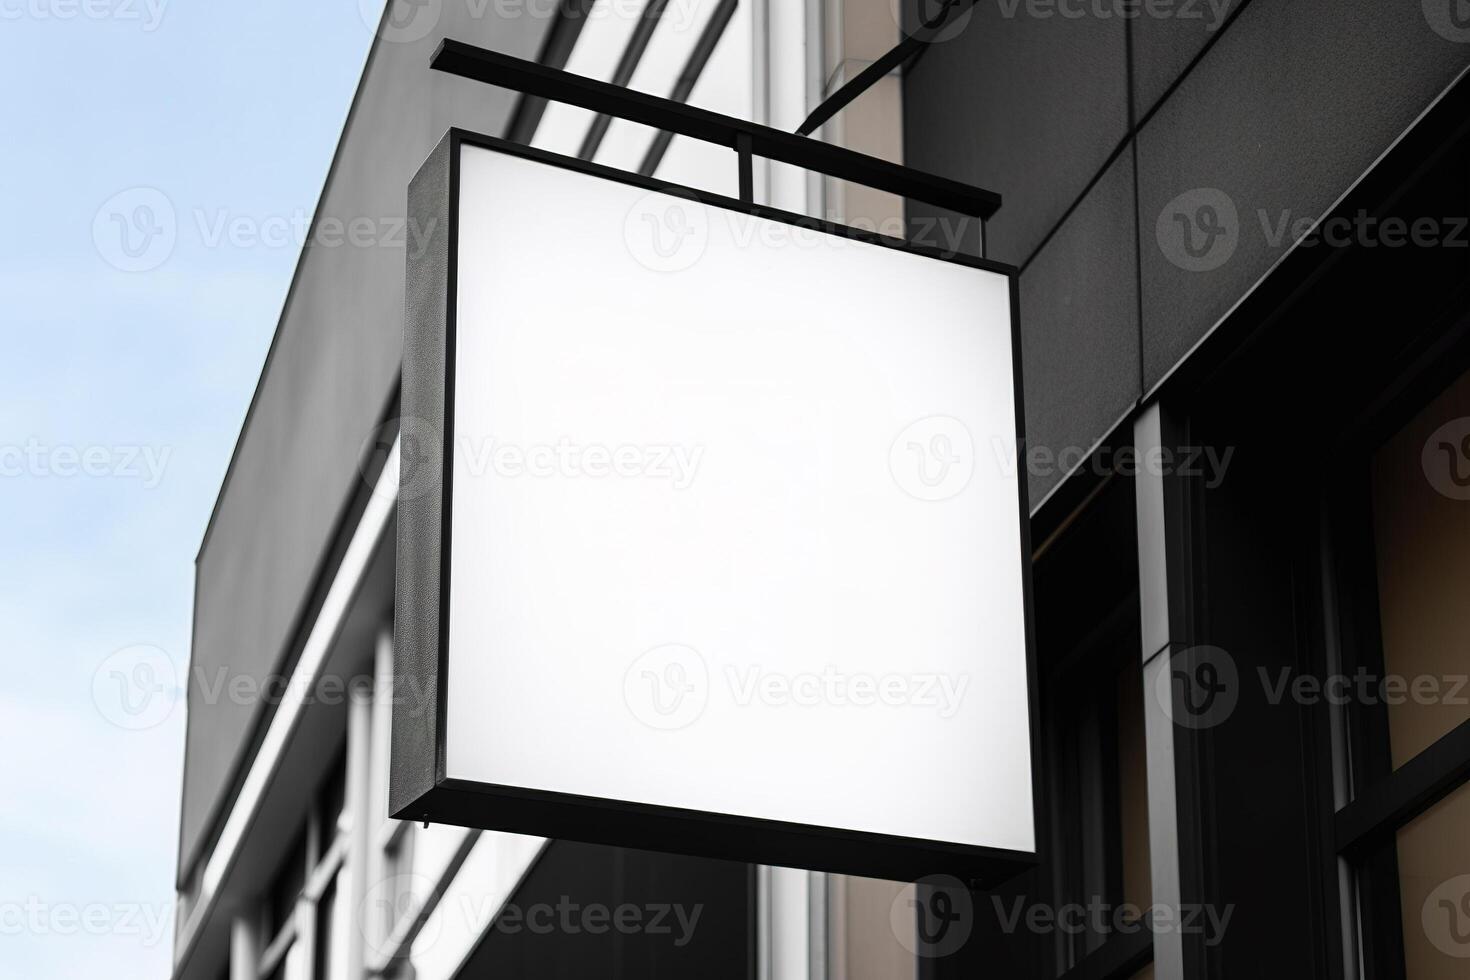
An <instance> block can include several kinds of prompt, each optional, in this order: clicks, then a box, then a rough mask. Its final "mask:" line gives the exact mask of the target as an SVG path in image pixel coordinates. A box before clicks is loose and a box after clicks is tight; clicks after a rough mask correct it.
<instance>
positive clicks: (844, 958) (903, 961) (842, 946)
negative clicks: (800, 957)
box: [827, 875, 918, 980]
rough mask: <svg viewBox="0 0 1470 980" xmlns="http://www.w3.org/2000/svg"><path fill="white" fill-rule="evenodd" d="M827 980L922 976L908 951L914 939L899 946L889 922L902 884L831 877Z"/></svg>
mask: <svg viewBox="0 0 1470 980" xmlns="http://www.w3.org/2000/svg"><path fill="white" fill-rule="evenodd" d="M827 880H828V882H829V885H828V888H829V896H828V904H827V914H828V919H829V923H830V927H831V928H830V932H829V934H828V944H829V952H828V964H829V968H828V974H827V980H906V978H913V977H915V976H916V975H917V973H918V961H917V960H916V959H915V957H914V954H913V953H911V952H909V949H912V948H914V947H915V944H916V937H915V936H913V935H909V936H906V937H904V940H905V941H906V943H907V945H905V941H900V938H899V936H898V935H896V933H895V931H894V927H893V922H892V918H891V910H892V908H893V903H894V902H895V901H897V900H898V899H899V896H900V893H901V892H903V890H904V885H903V884H902V883H900V882H895V881H880V880H878V879H876V878H853V877H849V876H846V875H830V876H828V879H827Z"/></svg>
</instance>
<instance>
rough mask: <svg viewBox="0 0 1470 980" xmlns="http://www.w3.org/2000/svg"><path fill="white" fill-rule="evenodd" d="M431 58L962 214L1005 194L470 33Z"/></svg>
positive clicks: (981, 213) (982, 214) (436, 63)
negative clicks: (471, 37) (471, 39)
mask: <svg viewBox="0 0 1470 980" xmlns="http://www.w3.org/2000/svg"><path fill="white" fill-rule="evenodd" d="M429 64H430V67H432V68H434V69H435V70H437V71H443V72H448V73H449V74H452V75H459V76H460V77H462V78H469V79H473V80H475V81H479V82H485V83H487V84H489V85H499V86H501V87H503V88H508V89H511V90H513V91H516V92H523V93H525V94H527V95H530V96H533V97H538V98H544V99H549V100H551V101H553V102H565V103H567V104H569V105H575V106H580V107H581V108H583V109H590V110H591V111H593V112H599V113H606V114H607V115H610V116H617V117H618V118H621V119H627V120H628V121H630V122H635V123H640V124H642V125H644V126H651V127H653V128H655V129H662V130H668V131H669V132H672V133H677V134H678V135H681V136H688V137H691V138H693V139H698V140H704V141H705V142H708V143H715V144H718V145H720V146H727V147H729V148H730V149H732V150H736V149H738V148H739V147H740V143H741V139H740V138H741V137H745V138H746V139H748V140H749V147H750V153H752V154H753V155H755V156H759V157H765V158H766V159H769V160H775V161H777V162H778V163H787V164H791V165H792V166H796V167H801V168H803V169H806V170H814V171H817V172H819V173H823V174H826V175H828V176H829V177H836V178H838V179H840V180H850V181H852V182H854V183H857V184H862V185H864V186H867V187H872V188H875V189H877V190H881V191H888V192H889V193H892V194H897V195H899V196H901V197H906V198H913V199H914V200H917V201H924V202H925V203H928V204H933V205H937V206H939V207H942V208H946V209H948V210H950V211H956V212H958V213H960V214H967V215H974V216H976V217H979V218H989V217H990V216H991V215H993V214H994V213H995V212H996V210H997V209H998V208H999V207H1000V195H999V194H995V193H993V192H992V191H987V190H983V189H981V188H979V187H971V186H970V185H968V184H962V183H960V182H959V181H955V180H949V179H948V178H945V177H936V176H934V175H933V174H926V173H923V172H921V171H918V170H913V169H911V168H908V167H904V166H900V165H899V164H896V163H890V162H888V161H887V160H880V159H878V158H877V157H870V156H867V155H865V154H862V153H857V152H855V151H853V150H849V149H846V148H844V147H840V146H832V145H831V144H828V143H823V142H821V141H819V140H814V139H809V138H807V137H804V136H796V135H794V134H792V133H787V132H783V131H781V130H779V129H772V128H770V127H769V126H761V125H758V124H756V123H752V122H748V121H746V120H743V119H736V118H735V117H734V116H726V115H721V114H720V113H718V112H710V111H709V110H707V109H698V108H695V107H694V106H690V105H685V104H684V103H681V102H674V101H671V100H669V99H661V98H658V97H657V96H653V95H647V94H645V93H643V92H637V91H634V90H632V89H627V88H623V87H621V86H618V85H610V84H608V83H607V82H600V81H597V80H596V79H592V78H586V77H584V76H582V75H574V74H572V73H571V72H566V71H560V70H558V69H555V68H548V67H546V66H545V65H539V64H537V63H535V62H533V61H526V60H524V59H521V58H512V57H510V56H509V55H504V54H500V53H499V52H495V51H488V50H486V49H484V48H479V47H476V46H474V45H472V44H465V43H464V42H462V41H455V40H451V39H449V38H445V39H444V40H443V41H441V42H440V43H439V47H438V49H437V50H436V51H435V52H434V57H433V58H432V60H431V61H430V62H429Z"/></svg>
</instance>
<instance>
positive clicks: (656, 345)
mask: <svg viewBox="0 0 1470 980" xmlns="http://www.w3.org/2000/svg"><path fill="white" fill-rule="evenodd" d="M486 143H487V144H488V145H479V144H478V143H477V142H473V141H469V140H468V138H466V140H465V141H464V142H460V143H457V144H455V145H451V146H450V148H449V153H448V163H449V165H450V168H451V169H452V170H453V171H454V177H453V178H452V179H451V180H450V181H449V182H448V186H449V187H450V188H451V190H450V191H449V195H448V196H449V198H450V207H451V209H452V220H451V221H450V222H449V225H450V227H451V232H452V235H453V239H452V243H451V244H450V245H449V246H448V253H447V260H448V262H449V264H450V266H451V268H450V270H449V273H448V275H445V276H442V277H440V278H442V280H443V282H444V287H443V288H444V289H445V290H446V292H448V293H449V296H448V298H447V301H446V302H445V304H444V308H445V310H446V313H445V314H444V316H443V322H444V327H443V332H444V334H445V335H446V341H445V344H444V347H445V349H446V354H445V357H444V363H443V371H444V372H445V377H444V378H443V384H442V385H439V384H437V383H436V382H437V380H438V379H432V380H431V382H430V383H428V384H425V385H424V386H423V387H424V388H425V389H426V390H431V391H434V390H437V391H438V392H439V394H438V396H437V397H439V398H440V399H441V404H442V418H439V417H436V415H435V413H434V412H433V411H425V412H424V417H426V418H428V419H431V420H432V428H433V431H434V432H436V433H439V434H442V440H443V442H442V446H441V447H440V448H441V451H442V459H441V460H439V461H438V464H439V465H441V466H442V477H443V485H442V487H438V486H436V487H434V488H433V489H434V491H435V493H436V494H439V496H438V497H436V501H437V503H438V504H439V507H440V511H439V512H438V513H437V515H436V520H437V526H438V527H439V528H442V530H441V532H440V533H441V535H442V538H443V540H442V541H441V542H439V543H440V544H441V545H442V552H436V556H438V557H439V558H442V565H441V567H440V568H439V585H440V588H441V591H440V592H439V594H438V595H436V596H435V597H434V598H435V601H434V602H432V603H424V604H422V606H423V608H422V610H420V608H419V607H418V606H415V604H414V603H413V602H411V601H410V602H409V603H408V604H407V608H405V607H404V604H403V599H404V596H403V591H404V590H403V589H402V587H401V588H400V610H399V615H400V618H402V617H404V616H405V615H407V616H409V617H413V616H416V615H417V616H430V617H433V619H434V622H433V624H432V632H433V633H434V634H435V636H436V640H437V651H436V657H435V660H436V669H437V671H438V673H439V676H438V677H437V678H436V681H437V686H438V690H439V692H440V694H439V698H440V700H439V703H438V704H437V705H436V718H435V721H434V725H435V726H436V730H435V731H433V732H432V733H425V734H424V736H423V737H426V738H432V739H433V740H434V742H435V751H436V753H437V754H436V757H435V760H434V762H435V772H434V774H433V779H432V782H433V787H432V791H431V792H429V793H427V794H426V795H425V797H423V798H421V799H419V800H418V801H416V802H417V805H419V806H420V810H415V809H413V806H411V805H407V804H408V801H407V800H406V799H403V798H400V799H399V801H398V802H399V807H398V808H399V809H400V811H402V812H403V813H404V814H405V815H409V816H413V815H418V814H419V813H420V812H421V811H422V812H424V813H428V812H429V810H430V809H435V807H434V799H433V797H434V794H435V792H438V793H439V798H440V800H441V805H440V806H438V808H437V809H438V811H439V812H438V813H437V818H438V819H448V820H454V821H455V822H467V823H471V822H472V823H477V824H479V825H485V826H496V827H500V828H503V829H513V830H524V831H529V832H535V833H538V834H544V835H550V836H573V837H576V836H580V837H583V838H585V839H592V840H605V841H610V842H614V843H626V844H630V845H634V846H643V847H660V848H666V849H671V850H681V851H683V850H687V851H692V852H695V853H706V854H716V855H720V856H726V857H737V858H743V859H747V860H753V861H757V860H758V861H765V862H767V863H790V864H807V865H809V866H820V867H829V868H833V869H836V870H847V871H854V872H857V873H864V872H866V873H870V874H879V875H887V876H890V877H917V876H918V875H919V874H926V873H933V872H938V871H944V870H951V869H953V870H955V871H956V872H959V871H965V872H966V873H970V874H978V873H981V872H983V871H984V870H985V869H987V868H991V867H992V866H997V865H996V862H998V861H999V862H1001V863H1005V862H1015V861H1023V860H1024V859H1025V858H1026V857H1028V856H1029V855H1031V854H1032V853H1033V852H1034V851H1035V846H1036V841H1035V836H1034V833H1035V830H1034V828H1035V820H1034V815H1033V798H1032V797H1033V781H1032V779H1033V777H1032V747H1031V740H1032V728H1031V700H1030V693H1029V686H1030V685H1029V678H1030V659H1029V657H1028V614H1027V610H1028V602H1027V584H1026V583H1027V576H1028V565H1029V556H1028V554H1027V553H1026V544H1025V539H1024V527H1023V513H1024V510H1023V507H1022V503H1021V502H1022V500H1023V498H1024V485H1023V484H1022V482H1021V470H1020V469H1019V468H1018V467H1017V465H1016V435H1017V411H1018V408H1017V404H1018V401H1017V391H1018V384H1017V366H1016V360H1017V358H1018V356H1019V355H1018V352H1017V350H1016V348H1015V335H1014V329H1013V325H1014V319H1013V309H1012V303H1013V299H1012V296H1013V292H1012V281H1013V280H1012V277H1011V276H1010V275H1008V274H1006V272H1005V271H1004V270H998V269H997V268H995V267H990V266H986V265H985V264H983V263H972V262H962V261H944V260H940V259H936V258H934V257H932V256H929V255H922V254H917V253H915V252H911V251H906V250H903V249H899V248H894V247H889V246H886V245H882V244H875V243H873V242H870V241H863V240H857V239H855V238H852V237H845V236H844V235H841V234H835V233H832V232H830V231H826V230H817V229H815V228H813V227H800V226H797V225H794V224H791V223H788V222H787V221H784V220H779V219H777V218H776V217H770V216H758V215H756V214H752V213H749V212H748V211H744V210H739V209H736V208H733V207H725V206H720V205H719V204H716V203H705V202H701V201H698V200H696V199H694V197H693V196H692V195H690V194H688V193H686V192H682V191H678V190H676V189H663V190H657V189H650V187H649V186H635V185H634V184H632V183H627V182H623V181H620V180H615V179H609V178H608V177H606V176H598V175H594V174H591V173H587V172H579V171H578V170H576V169H572V168H569V167H567V166H560V165H552V164H549V163H548V162H546V161H545V160H544V159H538V158H532V157H529V156H527V155H522V154H521V153H511V152H506V151H505V149H504V148H502V147H500V146H499V145H498V144H495V143H493V142H491V141H486ZM435 163H436V162H435V160H434V159H432V158H431V160H430V163H429V164H427V165H426V170H429V169H430V168H432V167H434V166H435ZM420 179H421V180H422V179H424V175H422V174H421V178H420ZM732 203H733V202H732ZM429 260H432V256H430V257H429ZM428 278H430V279H434V277H433V276H432V275H431V276H429V277H428ZM412 280H413V277H412V275H411V282H412ZM411 293H412V289H411ZM410 308H411V322H410V323H409V325H408V330H409V331H410V333H411V334H412V332H414V331H415V330H425V329H426V330H427V331H428V332H429V334H430V335H431V340H432V334H433V332H434V330H436V329H438V328H436V327H435V326H434V325H433V321H434V319H435V318H434V317H428V318H427V319H428V320H429V321H430V322H429V324H428V326H427V327H426V326H425V325H424V324H416V323H414V322H412V310H413V308H414V301H413V298H412V296H411V299H410ZM414 343H415V339H414V338H413V337H412V336H410V338H409V339H408V341H407V344H408V348H409V349H411V348H412V347H413V345H414ZM410 356H411V355H410ZM414 384H415V369H414V368H413V367H412V366H411V365H410V364H409V363H408V362H407V361H406V364H405V397H404V407H405V414H407V413H408V410H409V409H410V408H411V407H412V405H414V404H416V403H417V404H422V401H421V399H418V397H417V396H416V395H415V394H414V393H413V392H412V391H411V387H412V386H413V385H414ZM415 503H417V501H415ZM412 533H413V540H409V541H402V540H401V544H400V548H415V547H423V542H422V538H423V535H422V534H421V533H419V532H417V531H415V532H412ZM431 536H432V535H431ZM406 628H407V629H409V630H414V629H416V627H415V626H414V624H413V623H408V624H405V623H403V622H400V624H399V634H400V636H401V637H402V636H403V635H404V633H405V629H406ZM401 662H402V661H401ZM415 662H417V661H415ZM401 737H402V736H401V735H400V733H398V732H395V741H397V740H398V739H399V738H401ZM450 791H452V792H450ZM395 795H397V794H395ZM451 797H452V802H449V800H450V799H451ZM476 801H480V802H482V803H483V806H481V805H478V804H477V802H476ZM471 811H473V812H471ZM497 814H498V815H497ZM976 869H979V870H978V871H977V870H976Z"/></svg>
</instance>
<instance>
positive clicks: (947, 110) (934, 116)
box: [904, 0, 1128, 264]
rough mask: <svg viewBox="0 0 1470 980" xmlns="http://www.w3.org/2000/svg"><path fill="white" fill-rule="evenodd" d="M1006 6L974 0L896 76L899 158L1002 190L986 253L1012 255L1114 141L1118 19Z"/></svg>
mask: <svg viewBox="0 0 1470 980" xmlns="http://www.w3.org/2000/svg"><path fill="white" fill-rule="evenodd" d="M1011 9H1012V5H1011V4H1010V2H1009V0H1007V2H1006V3H1003V4H1002V3H981V4H977V5H976V7H975V11H974V14H973V16H972V18H971V19H970V21H969V23H968V25H967V26H966V28H965V29H964V31H963V32H961V33H960V34H959V35H958V36H956V37H955V38H953V39H952V40H947V41H943V42H940V43H937V44H935V45H933V46H932V47H931V48H930V49H929V50H928V51H927V52H926V53H925V54H924V55H923V56H922V57H921V58H920V59H919V61H918V62H916V63H915V65H914V66H913V68H912V69H911V70H910V71H909V72H908V74H907V75H906V76H905V77H904V157H905V162H906V163H907V164H909V165H910V166H912V167H917V168H918V169H920V170H927V171H930V172H933V173H936V174H941V175H943V176H946V177H952V178H955V179H957V180H963V181H966V182H967V183H971V184H978V185H979V186H981V187H985V188H988V189H990V190H993V191H996V192H998V193H1000V194H1001V195H1002V196H1003V198H1004V201H1005V203H1004V204H1003V206H1002V207H1001V210H1000V213H999V214H997V215H996V216H995V218H994V219H993V220H992V221H991V222H990V223H989V225H988V226H987V229H986V234H987V237H988V242H987V244H988V246H989V249H988V255H989V257H990V258H993V259H998V260H999V261H1002V262H1010V263H1013V264H1018V263H1020V262H1022V261H1024V260H1025V259H1026V258H1027V257H1028V256H1029V255H1030V253H1031V252H1033V251H1034V250H1035V249H1036V246H1037V245H1038V244H1040V242H1041V240H1042V238H1043V237H1045V235H1046V234H1047V232H1049V231H1050V230H1051V229H1052V227H1053V226H1054V225H1055V224H1056V223H1057V221H1059V220H1060V219H1061V217H1062V215H1063V214H1064V213H1065V212H1066V210H1067V208H1068V207H1070V206H1071V204H1072V203H1073V202H1074V201H1075V200H1076V199H1077V197H1078V195H1080V194H1081V193H1082V191H1083V189H1084V188H1085V187H1086V186H1087V183H1088V181H1090V180H1091V179H1092V178H1093V176H1094V175H1096V174H1097V172H1098V171H1099V170H1100V169H1101V168H1102V166H1103V164H1104V163H1105V162H1106V161H1107V159H1108V155H1109V154H1110V153H1111V152H1112V151H1113V150H1114V149H1116V148H1117V146H1118V145H1119V143H1121V142H1122V141H1123V138H1124V135H1125V134H1126V132H1127V128H1128V112H1127V50H1126V27H1127V25H1126V22H1124V21H1122V20H1119V19H1116V18H1114V19H1099V18H1095V17H1089V18H1082V19H1076V20H1073V19H1064V18H1061V17H1050V18H1038V17H1034V16H1030V15H1028V14H1027V13H1026V10H1027V8H1026V5H1025V2H1024V0H1021V2H1020V4H1019V5H1018V6H1016V7H1015V8H1014V11H1015V12H1014V14H1013V15H1009V16H1008V14H1007V12H1008V11H1010V10H1011Z"/></svg>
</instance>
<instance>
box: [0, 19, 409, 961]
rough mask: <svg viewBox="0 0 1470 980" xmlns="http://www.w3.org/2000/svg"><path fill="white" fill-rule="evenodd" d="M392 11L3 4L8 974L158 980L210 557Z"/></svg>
mask: <svg viewBox="0 0 1470 980" xmlns="http://www.w3.org/2000/svg"><path fill="white" fill-rule="evenodd" d="M381 6H382V3H381V0H252V2H250V3H224V2H220V0H0V90H3V91H4V92H5V98H4V100H3V103H0V221H3V222H4V223H5V226H6V231H7V234H5V235H3V236H0V303H3V305H0V627H3V629H4V635H5V640H6V643H5V645H4V648H3V657H4V661H3V662H4V671H3V672H0V980H10V978H24V980H47V978H52V977H55V978H62V977H65V978H73V977H90V976H97V977H101V976H106V977H109V978H116V980H132V978H145V977H146V978H150V980H159V978H164V977H167V976H168V975H169V972H170V963H171V945H172V942H173V930H174V921H173V909H172V903H173V894H174V891H173V881H174V870H175V860H176V852H177V842H178V809H179V782H180V776H181V773H182V764H183V747H184V704H183V698H182V678H183V677H184V675H185V669H186V666H187V662H188V655H189V630H190V617H191V603H192V595H193V574H194V571H193V569H194V564H193V563H194V557H195V555H196V553H197V551H198V548H199V544H200V542H201V540H202V538H203V534H204V528H205V524H206V522H207V520H208V518H209V513H210V510H211V508H212V506H213V504H214V500H215V497H216V494H217V492H218V490H219V487H220V482H221V480H222V478H223V476H224V472H225V468H226V466H227V464H228V462H229V458H230V454H231V452H232V450H233V447H234V444H235V439H236V437H237V435H238V433H239V431H240V425H241V423H242V421H243V420H244V417H245V411H246V409H247V407H248V405H249V403H250V397H251V394H252V392H253V391H254V388H255V382H256V379H257V377H258V376H259V373H260V368H261V365H262V364H263V362H264V358H265V353H266V349H267V347H268V346H269V344H270V339H271V335H272V333H273V332H274V330H275V326H276V320H277V317H278V316H279V313H280V309H281V304H282V301H283V300H284V298H285V295H286V290H287V287H288V286H289V284H290V278H291V274H292V270H293V269H294V267H295V264H296V260H297V257H298V255H299V252H300V234H299V232H298V230H297V229H299V228H300V227H301V226H302V225H303V224H304V223H305V222H306V220H307V219H308V218H309V216H310V215H311V213H312V210H313V209H314V207H315V205H316V201H317V197H318V194H319V193H320V191H321V187H322V182H323V180H324V179H325V177H326V172H327V167H328V164H329V163H330V160H331V155H332V152H333V149H334V148H335V145H336V141H337V137H338V135H339V133H340V132H341V128H342V122H343V120H344V119H345V117H346V113H347V109H348V106H349V104H350V102H351V98H352V93H353V90H354V88H355V86H356V83H357V80H358V77H359V75H360V73H361V70H362V65H363V61H364V59H365V58H366V56H367V51H368V47H369V42H370V41H371V38H372V34H371V26H370V25H371V24H375V23H376V21H377V14H378V12H379V11H380V10H381ZM364 7H366V8H368V9H366V10H364V9H363V8H364ZM226 228H231V229H235V230H236V233H234V234H224V233H222V230H223V229H226ZM143 682H147V683H148V684H149V685H150V687H149V689H150V690H156V691H158V692H160V695H159V696H158V697H153V698H151V699H149V700H148V701H147V703H146V704H140V703H135V702H132V701H130V700H129V699H128V698H127V697H126V696H125V694H126V692H127V690H128V689H129V688H132V689H135V690H136V689H137V685H138V684H139V683H143Z"/></svg>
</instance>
